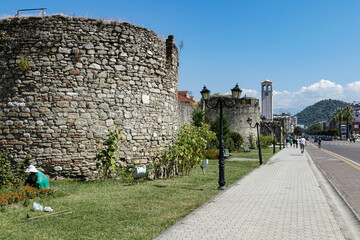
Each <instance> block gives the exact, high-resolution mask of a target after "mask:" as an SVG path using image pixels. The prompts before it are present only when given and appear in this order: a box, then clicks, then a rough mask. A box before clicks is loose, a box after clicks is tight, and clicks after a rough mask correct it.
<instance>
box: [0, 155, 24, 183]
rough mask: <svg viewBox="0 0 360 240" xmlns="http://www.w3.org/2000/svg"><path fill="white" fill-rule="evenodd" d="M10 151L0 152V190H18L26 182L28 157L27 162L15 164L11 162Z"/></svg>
mask: <svg viewBox="0 0 360 240" xmlns="http://www.w3.org/2000/svg"><path fill="white" fill-rule="evenodd" d="M9 154H10V153H9V151H7V150H4V151H2V152H0V188H3V187H8V188H9V187H15V188H18V187H20V186H21V185H23V184H24V182H25V177H26V176H25V170H26V167H27V165H28V162H29V160H30V159H29V158H28V157H27V158H26V160H25V162H13V163H11V161H10V160H9Z"/></svg>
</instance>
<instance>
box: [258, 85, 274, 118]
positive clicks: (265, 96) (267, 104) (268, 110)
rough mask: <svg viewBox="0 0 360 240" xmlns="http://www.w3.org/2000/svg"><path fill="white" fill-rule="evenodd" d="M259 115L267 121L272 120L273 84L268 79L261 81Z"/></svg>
mask: <svg viewBox="0 0 360 240" xmlns="http://www.w3.org/2000/svg"><path fill="white" fill-rule="evenodd" d="M261 116H262V117H265V119H266V120H267V121H270V122H272V120H273V85H272V81H270V80H265V81H263V82H262V83H261Z"/></svg>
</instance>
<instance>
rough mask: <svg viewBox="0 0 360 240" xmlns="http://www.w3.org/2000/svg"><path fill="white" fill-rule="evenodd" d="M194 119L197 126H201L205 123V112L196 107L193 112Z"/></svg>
mask: <svg viewBox="0 0 360 240" xmlns="http://www.w3.org/2000/svg"><path fill="white" fill-rule="evenodd" d="M192 120H193V124H194V125H195V126H196V127H201V124H205V112H204V111H203V110H201V109H194V111H193V112H192Z"/></svg>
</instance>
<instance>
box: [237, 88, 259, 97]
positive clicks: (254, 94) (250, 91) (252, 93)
mask: <svg viewBox="0 0 360 240" xmlns="http://www.w3.org/2000/svg"><path fill="white" fill-rule="evenodd" d="M245 95H246V96H247V97H256V98H259V93H258V91H256V90H253V89H242V92H241V97H245Z"/></svg>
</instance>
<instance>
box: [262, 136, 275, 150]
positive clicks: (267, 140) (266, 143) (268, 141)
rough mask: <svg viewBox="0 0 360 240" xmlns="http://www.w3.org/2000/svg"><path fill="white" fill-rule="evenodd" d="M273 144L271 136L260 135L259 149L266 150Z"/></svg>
mask: <svg viewBox="0 0 360 240" xmlns="http://www.w3.org/2000/svg"><path fill="white" fill-rule="evenodd" d="M273 142H274V138H273V137H272V136H264V135H260V144H261V148H268V147H269V146H270V145H271V144H273Z"/></svg>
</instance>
